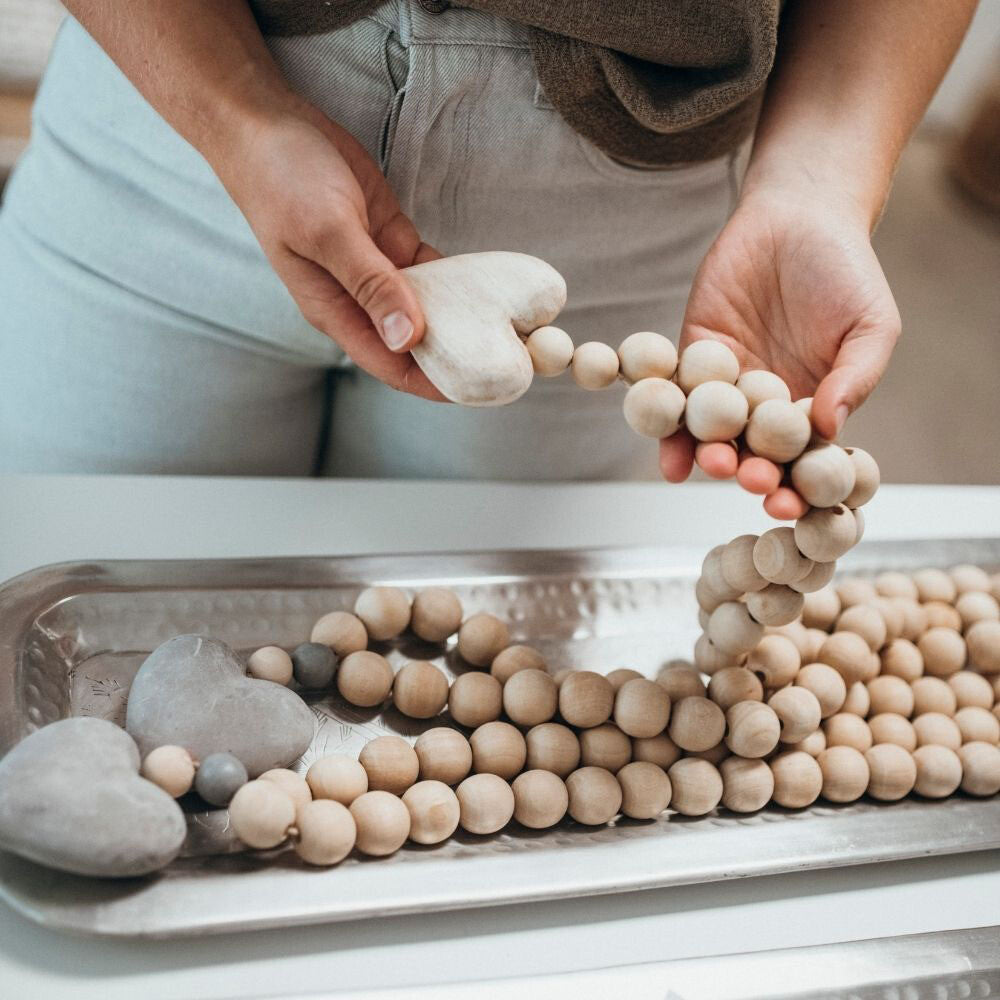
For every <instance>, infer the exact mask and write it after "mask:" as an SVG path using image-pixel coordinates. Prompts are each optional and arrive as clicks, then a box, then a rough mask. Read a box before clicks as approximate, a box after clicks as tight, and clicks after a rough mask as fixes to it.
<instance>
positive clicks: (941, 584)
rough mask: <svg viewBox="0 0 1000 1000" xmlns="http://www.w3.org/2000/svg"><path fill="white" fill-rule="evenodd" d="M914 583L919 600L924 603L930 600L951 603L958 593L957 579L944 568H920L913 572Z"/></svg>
mask: <svg viewBox="0 0 1000 1000" xmlns="http://www.w3.org/2000/svg"><path fill="white" fill-rule="evenodd" d="M913 584H914V586H915V587H916V588H917V600H918V601H920V602H921V603H924V604H926V603H927V602H928V601H943V602H944V603H946V604H951V602H952V601H954V600H955V597H956V595H957V593H958V591H957V590H956V589H955V581H954V580H952V578H951V577H950V576H949V575H948V574H947V573H946V572H945V571H944V570H943V569H918V570H917V571H916V573H914V574H913Z"/></svg>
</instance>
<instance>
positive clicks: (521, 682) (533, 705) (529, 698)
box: [503, 670, 652, 726]
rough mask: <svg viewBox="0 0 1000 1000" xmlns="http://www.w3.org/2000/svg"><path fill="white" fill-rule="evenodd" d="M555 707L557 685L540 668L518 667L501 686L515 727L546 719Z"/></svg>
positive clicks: (557, 697) (557, 700)
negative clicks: (520, 668)
mask: <svg viewBox="0 0 1000 1000" xmlns="http://www.w3.org/2000/svg"><path fill="white" fill-rule="evenodd" d="M649 683H652V681H650V682H649ZM558 707H559V688H557V687H556V682H555V681H554V680H553V679H552V678H551V677H550V676H549V675H548V674H547V673H546V672H545V671H544V670H520V671H518V672H517V673H516V674H514V675H513V677H511V678H510V679H509V680H508V681H507V683H506V684H504V686H503V710H504V711H505V712H506V713H507V717H508V718H509V719H510V720H511V722H516V723H517V724H518V725H519V726H538V725H541V723H543V722H548V721H549V719H551V718H552V717H553V716H554V715H555V714H556V709H557V708H558Z"/></svg>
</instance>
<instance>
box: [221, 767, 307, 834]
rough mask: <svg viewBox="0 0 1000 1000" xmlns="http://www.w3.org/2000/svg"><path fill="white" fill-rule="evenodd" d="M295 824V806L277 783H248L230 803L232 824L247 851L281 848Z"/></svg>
mask: <svg viewBox="0 0 1000 1000" xmlns="http://www.w3.org/2000/svg"><path fill="white" fill-rule="evenodd" d="M294 822H295V803H294V802H293V801H292V800H291V799H290V798H289V797H288V796H287V795H286V794H285V793H284V792H283V791H282V790H281V789H280V788H279V787H278V786H277V785H276V784H275V783H274V782H273V781H248V782H247V783H246V784H245V785H242V786H241V787H240V788H239V789H238V790H237V792H236V794H235V795H234V796H233V798H232V800H231V801H230V803H229V823H230V825H231V826H232V828H233V832H234V833H235V834H236V836H237V837H238V838H239V839H240V840H241V841H242V842H243V843H244V844H246V846H247V847H250V848H253V849H254V850H258V851H265V850H269V849H270V848H272V847H277V846H278V844H280V843H281V842H282V841H283V840H284V839H285V838H286V837H287V836H288V830H289V828H290V827H291V826H292V824H293V823H294Z"/></svg>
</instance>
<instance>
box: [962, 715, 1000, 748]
mask: <svg viewBox="0 0 1000 1000" xmlns="http://www.w3.org/2000/svg"><path fill="white" fill-rule="evenodd" d="M954 721H955V725H957V726H958V729H959V732H960V733H961V734H962V742H963V743H994V744H995V743H1000V721H998V720H997V717H996V716H995V715H994V714H993V713H992V712H991V711H990V710H989V709H986V708H980V707H979V706H977V705H968V706H966V707H965V708H960V709H959V710H958V711H957V712H956V713H955V720H954Z"/></svg>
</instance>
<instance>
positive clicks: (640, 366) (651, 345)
mask: <svg viewBox="0 0 1000 1000" xmlns="http://www.w3.org/2000/svg"><path fill="white" fill-rule="evenodd" d="M618 363H619V366H620V367H621V372H622V375H624V376H625V378H627V379H628V380H629V382H639V381H641V380H642V379H645V378H662V379H668V378H672V377H673V374H674V372H675V371H676V370H677V348H676V347H674V345H673V343H672V342H671V341H670V340H668V339H667V338H666V337H664V336H663V335H662V334H659V333H653V332H652V331H650V330H643V331H641V332H639V333H633V334H631V335H630V336H628V337H626V338H625V339H624V340H623V341H622V342H621V346H620V347H619V348H618Z"/></svg>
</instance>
